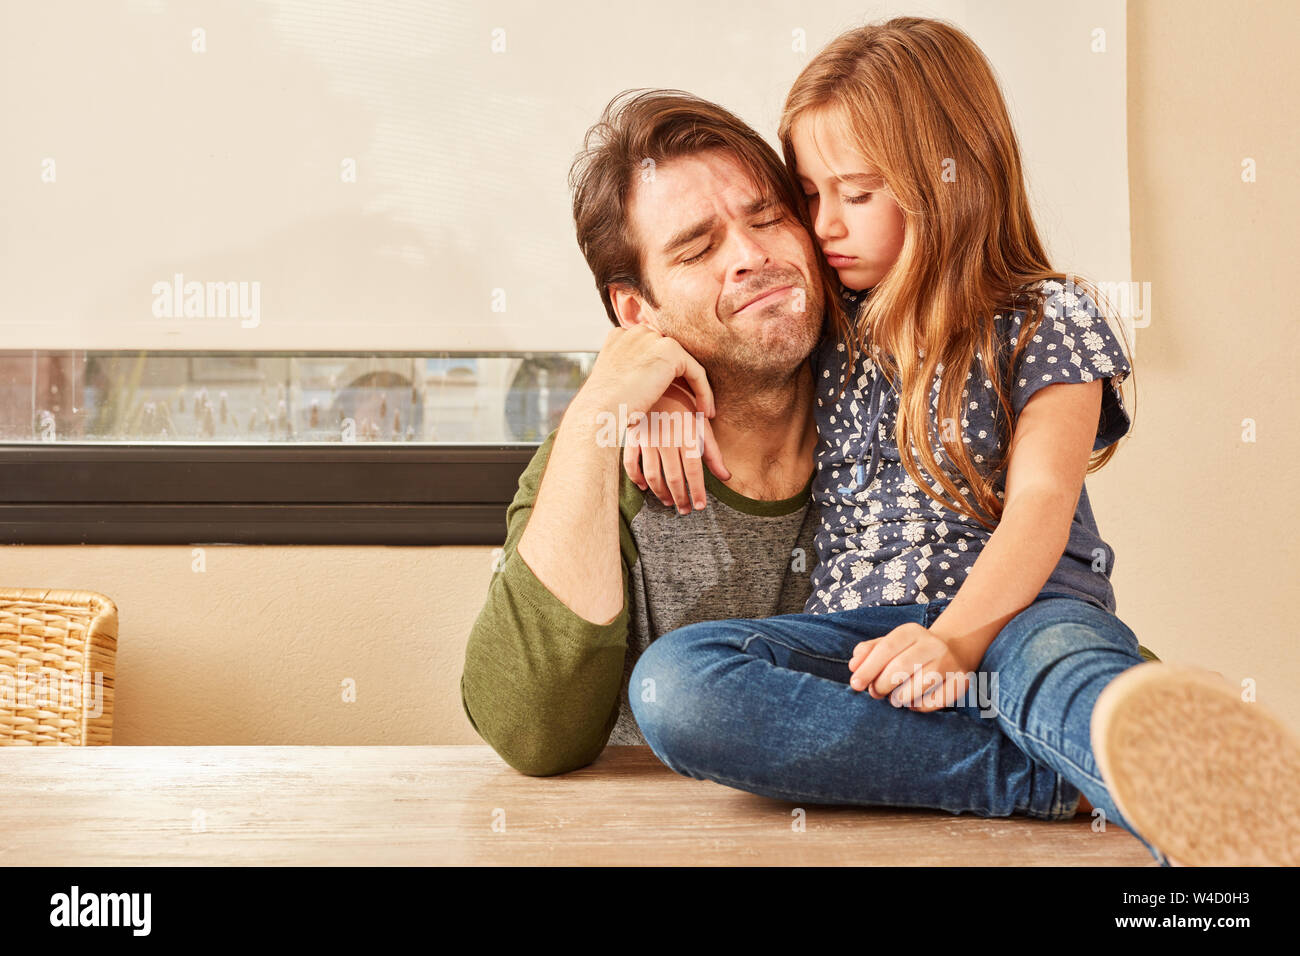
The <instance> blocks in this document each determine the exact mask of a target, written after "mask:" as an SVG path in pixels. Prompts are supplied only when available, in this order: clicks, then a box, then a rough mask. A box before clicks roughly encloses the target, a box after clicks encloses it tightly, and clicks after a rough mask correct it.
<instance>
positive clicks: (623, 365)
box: [573, 323, 717, 420]
mask: <svg viewBox="0 0 1300 956" xmlns="http://www.w3.org/2000/svg"><path fill="white" fill-rule="evenodd" d="M677 378H682V379H684V380H685V381H686V384H687V386H688V387H689V388H690V390H691V391H692V392H693V393H694V395H695V398H696V400H697V401H698V403H699V408H700V410H701V411H703V412H704V414H705V415H707V416H708V417H709V418H712V417H713V416H714V415H715V414H716V413H717V408H716V407H715V406H714V404H713V389H711V388H710V387H709V380H708V377H707V376H706V375H705V374H704V367H703V366H701V365H700V363H699V362H697V361H695V359H694V357H693V356H692V355H691V354H690V353H689V352H687V351H686V350H685V349H684V348H682V347H681V345H680V344H679V343H678V342H677V340H676V339H673V338H670V337H668V336H666V335H661V334H660V333H659V332H658V330H656V329H654V328H652V327H651V326H649V325H647V324H645V323H642V324H640V325H634V326H633V327H632V328H630V329H624V328H617V329H610V332H609V335H607V336H606V337H605V344H604V345H603V346H602V347H601V350H600V354H599V355H597V356H596V364H595V365H594V366H592V369H591V374H590V375H588V376H587V381H586V382H584V383H583V386H582V388H581V389H580V390H579V391H578V394H577V395H575V396H574V397H573V403H574V404H580V403H593V404H594V405H595V407H596V408H598V409H600V410H603V411H611V412H614V411H617V408H618V406H619V405H625V406H626V407H627V416H628V419H629V420H630V419H631V418H632V416H633V413H634V412H640V413H642V414H645V413H646V412H648V411H649V410H650V408H651V407H652V406H653V405H654V404H655V402H657V401H659V398H660V396H662V395H663V394H664V392H666V391H668V388H669V386H670V385H672V384H673V380H674V379H677Z"/></svg>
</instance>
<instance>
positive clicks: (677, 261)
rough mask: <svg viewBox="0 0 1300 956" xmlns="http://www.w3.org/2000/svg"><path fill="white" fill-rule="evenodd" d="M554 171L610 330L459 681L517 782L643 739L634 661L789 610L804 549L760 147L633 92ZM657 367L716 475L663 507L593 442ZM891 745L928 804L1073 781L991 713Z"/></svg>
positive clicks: (786, 319) (806, 536)
mask: <svg viewBox="0 0 1300 956" xmlns="http://www.w3.org/2000/svg"><path fill="white" fill-rule="evenodd" d="M572 185H573V189H574V219H575V223H576V226H577V232H578V241H579V245H580V246H581V248H582V250H583V252H584V254H585V256H586V258H587V261H588V263H589V265H590V266H591V269H592V272H593V275H594V276H595V280H596V287H597V289H598V290H599V292H600V295H601V298H602V300H603V301H604V304H605V309H606V312H607V314H608V316H609V318H610V320H611V322H613V323H614V324H615V325H616V326H617V328H615V329H614V330H613V331H611V332H610V334H609V336H608V337H607V339H606V341H605V344H604V347H603V348H602V350H601V353H600V356H599V358H598V359H597V361H596V364H595V366H594V367H593V369H592V372H591V375H590V376H589V378H588V380H587V382H586V383H585V384H584V386H583V388H582V389H581V390H580V391H579V393H578V394H577V395H576V396H574V398H573V400H572V402H571V403H570V405H569V407H568V409H567V411H566V413H565V416H564V419H563V420H562V422H561V424H560V426H559V428H557V429H556V430H555V431H554V432H552V433H551V434H550V435H549V436H548V437H547V439H546V441H545V442H543V443H542V445H541V447H540V448H539V449H538V451H537V454H536V455H535V456H534V459H533V461H532V462H531V463H530V464H529V466H528V468H527V469H526V470H525V472H524V474H523V476H522V477H521V478H520V483H519V492H518V494H517V495H516V496H515V499H514V501H513V502H512V503H511V505H510V507H509V509H508V510H507V515H506V522H507V537H506V544H505V549H504V552H503V556H502V559H501V563H500V570H499V571H498V572H497V573H496V574H495V575H494V576H493V579H492V582H491V585H490V587H489V594H488V599H487V602H486V604H485V606H484V608H483V610H482V611H481V613H480V614H479V617H478V619H477V620H476V622H475V624H474V627H473V629H472V631H471V634H470V637H469V642H468V645H467V648H466V656H465V669H464V674H463V676H462V679H461V691H462V701H463V704H464V707H465V712H466V715H467V717H468V718H469V720H470V721H471V723H472V724H473V725H474V727H475V729H476V730H477V731H478V733H479V734H480V736H482V737H483V739H484V740H485V741H487V742H488V743H489V744H490V745H491V746H492V747H493V748H494V749H495V750H496V751H497V753H499V754H500V755H501V757H502V758H503V759H504V760H505V761H506V762H507V763H509V764H510V765H511V766H513V767H515V768H516V769H518V770H520V771H522V772H524V773H528V774H533V775H549V774H558V773H565V772H567V771H570V770H574V769H577V768H578V767H582V766H584V765H586V764H588V763H590V762H591V761H592V760H594V759H595V758H596V757H597V756H599V754H600V752H601V750H603V749H604V747H605V746H606V744H607V743H614V744H640V743H645V742H646V741H645V738H644V737H643V736H642V734H641V732H640V730H639V728H638V727H637V724H636V721H635V719H634V718H633V715H632V713H631V708H630V706H629V696H628V695H629V683H628V682H629V676H630V674H631V672H632V669H633V667H634V665H635V664H636V662H637V660H638V658H639V657H640V655H641V653H642V652H643V651H644V650H645V649H646V648H647V647H648V646H649V645H650V644H651V643H652V642H653V641H655V640H656V639H657V638H658V637H660V636H661V635H663V634H665V633H667V632H669V631H672V630H674V629H677V628H680V627H685V626H687V625H689V624H692V623H697V622H701V621H712V620H722V619H730V618H758V617H771V616H774V615H780V614H791V613H799V612H802V611H803V608H804V606H805V603H806V600H807V598H808V596H809V595H810V593H811V581H810V578H809V572H810V571H811V569H812V566H813V564H814V563H815V560H816V559H815V554H814V551H813V537H814V534H815V531H816V528H817V515H816V514H815V513H814V512H813V511H812V509H811V506H810V501H809V492H810V488H811V485H812V472H813V451H814V447H815V442H816V437H817V436H816V432H815V428H814V423H813V417H812V414H811V401H812V381H811V369H810V366H809V363H808V357H809V355H810V354H811V353H812V351H813V349H814V346H815V345H816V343H817V341H818V339H819V337H820V335H821V331H822V325H823V313H824V310H825V308H826V307H827V304H828V302H830V301H832V300H831V299H830V298H829V296H830V295H831V289H830V286H829V285H828V283H827V280H826V279H825V278H823V276H822V274H821V273H820V271H819V266H818V260H817V257H816V253H815V250H814V248H813V246H812V244H811V240H810V237H809V231H808V229H807V228H806V219H805V216H804V213H803V207H802V202H801V200H802V197H801V196H799V195H798V193H797V190H795V189H794V187H793V186H792V185H791V184H790V182H789V180H788V178H787V177H786V175H785V173H784V170H783V168H782V165H781V161H780V159H779V158H778V156H777V155H776V153H775V152H774V151H773V150H772V149H771V148H770V147H769V146H768V145H767V144H766V143H765V142H764V141H763V140H762V138H761V137H759V136H758V134H757V133H755V132H754V131H753V130H751V129H749V127H747V126H746V125H745V124H744V123H742V122H741V121H740V120H739V119H737V118H736V117H735V116H733V115H732V114H730V113H728V112H727V111H726V110H723V109H722V108H720V107H718V106H716V105H714V104H712V103H708V102H706V101H703V100H700V99H698V98H696V97H692V96H689V95H687V94H682V93H676V92H653V91H652V92H642V93H638V94H634V95H632V96H630V97H623V98H616V99H615V101H614V102H612V103H611V104H610V106H609V107H608V108H607V109H606V112H605V115H604V116H603V117H602V119H601V121H600V122H599V123H597V125H596V126H594V127H593V128H592V130H591V132H590V133H589V134H588V137H587V142H586V146H585V151H584V153H583V154H582V156H581V157H580V158H579V161H578V163H576V164H575V167H574V172H573V176H572ZM705 373H707V380H706V377H705ZM678 378H681V379H684V380H685V381H686V383H687V384H688V385H689V386H690V388H691V389H692V391H694V392H695V394H696V395H697V396H698V397H699V400H700V402H701V403H702V405H703V406H704V408H705V409H706V411H713V410H714V409H716V414H715V415H714V416H713V417H712V419H711V426H712V431H713V435H714V437H715V439H716V442H717V446H718V448H719V450H720V452H721V453H722V454H723V455H725V458H726V461H727V462H728V463H729V467H730V478H729V479H728V481H727V483H726V484H724V483H723V482H722V481H720V480H719V479H718V478H717V476H716V475H715V474H713V473H712V470H710V471H708V472H707V473H706V474H705V475H704V483H705V487H706V489H707V498H708V501H707V505H708V506H707V507H705V508H703V509H702V510H696V511H693V512H687V513H685V514H684V515H679V514H678V513H677V512H676V511H674V510H673V508H672V507H670V506H669V505H668V504H666V503H661V502H660V501H659V500H658V499H657V498H656V497H655V496H654V495H652V494H648V493H646V492H643V491H642V490H641V489H639V488H638V487H637V486H636V485H635V484H633V483H632V481H631V479H629V478H628V477H627V475H626V474H625V473H624V472H623V469H622V467H621V465H620V448H619V447H618V445H617V440H616V439H615V440H613V441H611V440H609V437H608V431H609V430H608V422H609V421H610V420H611V419H614V420H619V413H620V406H623V408H622V411H623V412H624V413H625V414H624V415H623V416H622V418H623V419H631V418H632V417H633V415H634V414H635V413H644V412H646V411H647V410H649V409H650V408H651V406H653V405H654V404H655V402H656V401H658V399H659V398H660V397H661V396H662V395H663V394H664V392H665V391H666V390H667V389H668V388H669V386H670V385H671V384H672V383H673V382H674V380H676V379H678ZM707 463H708V458H707V457H706V464H707ZM713 464H714V466H715V467H717V466H718V465H719V463H718V462H717V461H716V460H715V461H714V462H713ZM700 504H701V503H699V502H697V508H698V506H699V505H700ZM904 610H905V611H907V612H909V613H910V610H911V609H904ZM845 676H846V679H847V672H846V675H845ZM632 690H633V691H634V692H635V693H637V694H641V693H644V692H648V690H649V689H645V688H634V689H632ZM910 716H912V717H914V718H919V717H921V715H918V714H911V715H910ZM931 744H932V745H933V746H931ZM908 759H910V760H915V761H919V762H921V763H924V764H926V765H928V766H932V767H935V768H942V771H943V779H942V781H939V780H938V779H937V778H936V779H935V780H934V781H931V783H933V784H934V785H933V786H932V787H931V790H930V792H929V794H928V795H927V798H926V799H925V801H924V803H923V805H926V806H934V807H943V808H945V809H949V810H952V811H953V812H961V811H962V810H970V811H972V812H976V813H979V814H981V815H1010V814H1012V813H1017V812H1020V813H1025V814H1028V815H1032V816H1038V817H1044V818H1048V819H1063V818H1068V817H1069V816H1071V815H1073V813H1074V812H1075V808H1076V805H1077V801H1078V791H1077V790H1075V789H1074V788H1072V787H1071V786H1070V784H1069V783H1068V782H1067V781H1065V780H1064V779H1063V778H1062V777H1060V776H1059V775H1058V774H1057V773H1056V772H1055V771H1053V770H1052V769H1051V768H1050V767H1047V766H1045V765H1042V764H1039V763H1036V762H1034V761H1033V760H1031V759H1030V758H1028V757H1027V756H1026V755H1025V754H1024V753H1023V752H1022V751H1021V750H1019V749H1018V748H1017V747H1016V746H1015V745H1014V744H1013V743H1012V741H1011V740H1010V738H1008V737H1007V736H1006V735H1004V734H1002V733H1001V732H1000V731H999V730H998V729H997V727H996V724H995V723H994V722H992V721H978V720H961V721H960V722H949V723H946V724H945V730H944V732H943V733H936V734H935V735H934V737H933V739H932V741H922V742H920V744H919V746H918V747H917V748H915V749H914V751H913V752H912V753H911V754H909V755H908ZM919 782H920V783H921V785H922V786H925V785H927V784H926V781H924V780H921V781H919Z"/></svg>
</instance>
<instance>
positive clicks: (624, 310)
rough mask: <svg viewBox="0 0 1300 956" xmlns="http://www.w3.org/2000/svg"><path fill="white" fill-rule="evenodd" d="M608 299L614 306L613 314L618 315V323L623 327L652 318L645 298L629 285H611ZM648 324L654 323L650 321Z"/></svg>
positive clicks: (629, 326) (638, 323)
mask: <svg viewBox="0 0 1300 956" xmlns="http://www.w3.org/2000/svg"><path fill="white" fill-rule="evenodd" d="M609 301H610V303H611V304H612V305H613V306H614V314H615V315H616V316H618V324H619V325H620V326H622V327H623V328H625V329H630V328H632V327H633V326H634V325H640V324H641V323H643V322H646V321H649V320H650V319H651V318H653V315H654V313H653V312H652V311H651V309H650V307H649V306H647V305H646V303H645V299H643V298H641V294H640V293H639V292H637V291H636V290H635V289H633V288H632V287H631V286H628V285H611V286H610V287H609ZM650 325H651V327H653V326H654V323H653V322H651V323H650Z"/></svg>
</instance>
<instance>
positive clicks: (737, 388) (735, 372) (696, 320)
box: [655, 286, 824, 395]
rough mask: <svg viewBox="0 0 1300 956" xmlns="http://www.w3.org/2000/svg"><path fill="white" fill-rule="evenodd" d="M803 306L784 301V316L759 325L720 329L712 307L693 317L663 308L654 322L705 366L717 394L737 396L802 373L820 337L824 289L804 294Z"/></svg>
mask: <svg viewBox="0 0 1300 956" xmlns="http://www.w3.org/2000/svg"><path fill="white" fill-rule="evenodd" d="M796 288H800V287H796ZM791 298H794V296H793V295H792V296H791ZM804 305H805V306H806V308H804V309H802V310H796V309H795V308H794V305H793V304H789V305H787V304H785V303H782V304H781V305H780V306H779V308H780V311H781V314H780V315H776V314H773V315H769V316H766V317H764V318H761V319H757V320H756V321H751V320H749V319H739V320H737V319H735V318H734V317H730V318H728V319H725V320H722V322H721V324H720V325H719V320H718V317H717V316H716V315H715V314H714V312H713V308H712V306H708V307H706V308H703V309H701V310H700V311H699V313H698V314H696V315H694V316H691V317H688V316H687V315H686V314H684V312H683V311H680V310H677V309H673V308H669V307H665V308H662V309H660V310H659V315H658V321H657V322H656V323H655V324H656V326H657V327H658V329H659V331H660V333H662V334H663V335H667V336H669V337H671V338H673V339H676V340H677V342H678V343H679V344H680V345H681V346H682V348H684V349H685V350H686V351H687V352H689V353H690V354H691V356H692V357H693V358H694V359H695V360H696V361H697V362H699V363H700V365H701V366H703V367H704V371H705V374H707V375H708V378H709V384H710V387H711V388H713V390H714V392H715V393H717V392H726V393H730V394H732V395H736V394H737V393H743V392H755V391H763V390H765V389H772V388H778V387H780V386H783V385H785V384H786V383H787V382H789V381H790V379H791V378H793V377H794V376H795V375H796V374H797V373H798V371H799V367H800V365H801V364H802V363H803V362H804V361H805V360H806V359H807V358H808V356H809V354H810V353H811V352H812V351H813V349H814V348H816V346H817V343H818V342H819V341H820V339H821V332H822V322H823V306H824V302H823V299H822V294H821V289H820V288H818V287H816V286H814V287H813V288H812V289H808V290H806V292H805V295H804ZM665 306H667V303H665ZM768 308H769V309H773V307H772V306H769V307H768ZM774 311H775V310H774ZM747 326H748V327H747ZM711 327H713V328H720V329H721V331H720V332H718V333H717V334H714V335H707V334H704V333H703V332H702V330H705V329H708V328H711ZM756 332H757V333H760V334H755V333H756Z"/></svg>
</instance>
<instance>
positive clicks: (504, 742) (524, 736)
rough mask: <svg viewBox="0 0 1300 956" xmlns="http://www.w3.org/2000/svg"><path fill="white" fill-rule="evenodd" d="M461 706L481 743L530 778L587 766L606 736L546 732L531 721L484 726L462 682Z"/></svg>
mask: <svg viewBox="0 0 1300 956" xmlns="http://www.w3.org/2000/svg"><path fill="white" fill-rule="evenodd" d="M461 706H462V707H463V708H464V709H465V717H466V718H467V719H468V720H469V722H470V726H472V727H473V728H474V730H475V732H476V733H477V734H478V735H479V737H480V738H482V740H483V742H484V743H486V744H487V745H488V746H489V747H491V748H492V749H493V750H494V751H495V752H496V754H497V756H498V757H500V758H501V759H502V760H504V761H505V762H506V763H507V764H509V765H510V766H511V767H513V768H514V769H515V770H518V771H519V772H520V773H522V774H526V775H527V776H530V777H554V776H557V775H558V774H562V773H570V772H571V771H574V770H579V769H581V768H582V767H585V766H587V765H588V764H589V763H591V762H592V761H594V760H595V759H596V758H597V757H599V756H600V754H601V751H603V750H604V749H605V741H606V740H607V739H608V736H609V735H608V733H604V734H601V735H600V738H599V739H592V738H591V736H590V732H589V731H587V732H584V731H577V732H575V729H574V728H564V729H558V728H557V729H547V728H545V727H544V726H539V725H538V722H537V721H535V720H534V721H531V722H530V723H529V724H528V725H527V726H521V725H516V726H508V725H503V724H501V723H500V722H496V723H495V725H489V724H485V723H484V722H483V721H480V720H476V719H475V718H474V715H473V712H472V711H471V709H470V704H469V698H468V697H467V695H466V694H465V689H464V684H463V682H462V685H461ZM584 737H585V738H586V739H585V740H584V739H583V738H584Z"/></svg>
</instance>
